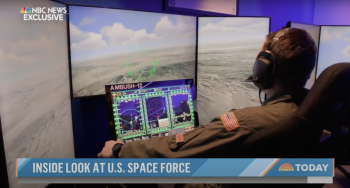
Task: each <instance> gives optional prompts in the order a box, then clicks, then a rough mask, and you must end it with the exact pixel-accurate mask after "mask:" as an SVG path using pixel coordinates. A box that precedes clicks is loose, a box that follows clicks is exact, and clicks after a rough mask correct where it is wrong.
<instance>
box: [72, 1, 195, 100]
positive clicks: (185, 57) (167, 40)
mask: <svg viewBox="0 0 350 188" xmlns="http://www.w3.org/2000/svg"><path fill="white" fill-rule="evenodd" d="M69 35H70V54H71V70H72V73H71V74H72V88H73V91H72V93H73V97H84V96H93V95H103V94H104V86H105V85H109V84H117V83H133V82H148V81H161V80H169V79H170V80H176V79H194V78H195V59H196V57H195V56H196V18H195V17H192V16H182V15H173V14H163V13H152V12H142V11H131V10H119V9H108V8H96V7H84V6H69Z"/></svg>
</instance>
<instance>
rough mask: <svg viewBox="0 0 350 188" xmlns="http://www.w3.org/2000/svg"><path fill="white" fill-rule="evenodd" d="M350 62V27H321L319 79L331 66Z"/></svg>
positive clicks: (317, 72)
mask: <svg viewBox="0 0 350 188" xmlns="http://www.w3.org/2000/svg"><path fill="white" fill-rule="evenodd" d="M342 62H350V26H321V35H320V47H319V52H318V64H317V71H316V75H317V77H318V76H319V75H320V74H321V73H322V72H323V71H324V70H325V69H326V68H327V67H329V66H331V65H333V64H336V63H342Z"/></svg>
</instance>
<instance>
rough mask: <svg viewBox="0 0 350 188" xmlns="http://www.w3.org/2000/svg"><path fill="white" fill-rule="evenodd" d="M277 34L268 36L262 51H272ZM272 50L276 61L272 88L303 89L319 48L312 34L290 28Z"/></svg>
mask: <svg viewBox="0 0 350 188" xmlns="http://www.w3.org/2000/svg"><path fill="white" fill-rule="evenodd" d="M277 32H278V31H277ZM277 32H273V33H270V34H269V35H267V37H266V41H265V43H264V44H263V46H262V48H261V50H262V51H265V50H268V49H270V47H271V42H272V41H273V38H274V36H275V35H276V33H277ZM270 50H271V53H272V54H273V55H274V57H275V60H276V66H275V73H274V83H273V86H272V88H274V87H280V88H282V89H284V90H294V89H299V88H303V87H304V86H305V84H306V82H307V80H308V79H309V77H310V74H311V72H312V70H313V68H314V67H315V61H316V52H317V48H316V45H315V42H314V40H313V39H312V38H311V36H310V34H309V33H308V32H306V31H305V30H302V29H295V28H290V29H289V30H288V31H287V32H286V33H285V34H284V35H283V36H282V37H280V38H279V40H278V41H277V42H275V43H274V44H273V46H272V48H271V49H270Z"/></svg>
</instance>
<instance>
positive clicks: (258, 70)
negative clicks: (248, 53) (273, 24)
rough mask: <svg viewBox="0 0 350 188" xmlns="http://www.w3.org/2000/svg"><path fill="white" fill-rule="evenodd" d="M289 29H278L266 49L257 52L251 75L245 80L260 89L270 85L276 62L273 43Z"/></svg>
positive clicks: (267, 87)
mask: <svg viewBox="0 0 350 188" xmlns="http://www.w3.org/2000/svg"><path fill="white" fill-rule="evenodd" d="M289 29H290V28H285V29H282V30H280V31H278V32H277V33H276V34H275V36H274V37H273V39H272V40H271V41H270V43H269V45H268V47H267V50H265V51H261V52H259V55H258V56H257V58H256V60H255V63H254V67H253V75H252V76H250V77H249V78H248V79H246V82H253V83H254V85H255V86H256V87H258V88H259V89H260V90H265V89H269V88H271V87H272V85H273V78H274V74H275V70H276V64H277V62H276V59H275V56H274V55H273V53H272V52H271V50H272V47H273V45H274V44H275V43H276V42H277V41H278V40H279V39H280V38H281V37H283V36H284V35H285V34H286V33H287V32H288V30H289ZM260 92H261V91H260Z"/></svg>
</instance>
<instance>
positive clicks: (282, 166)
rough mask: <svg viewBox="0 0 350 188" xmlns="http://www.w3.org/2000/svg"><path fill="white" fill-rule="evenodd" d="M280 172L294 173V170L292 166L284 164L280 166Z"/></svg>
mask: <svg viewBox="0 0 350 188" xmlns="http://www.w3.org/2000/svg"><path fill="white" fill-rule="evenodd" d="M278 171H294V168H293V166H292V165H291V164H289V163H284V164H282V165H281V166H280V168H279V170H278Z"/></svg>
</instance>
